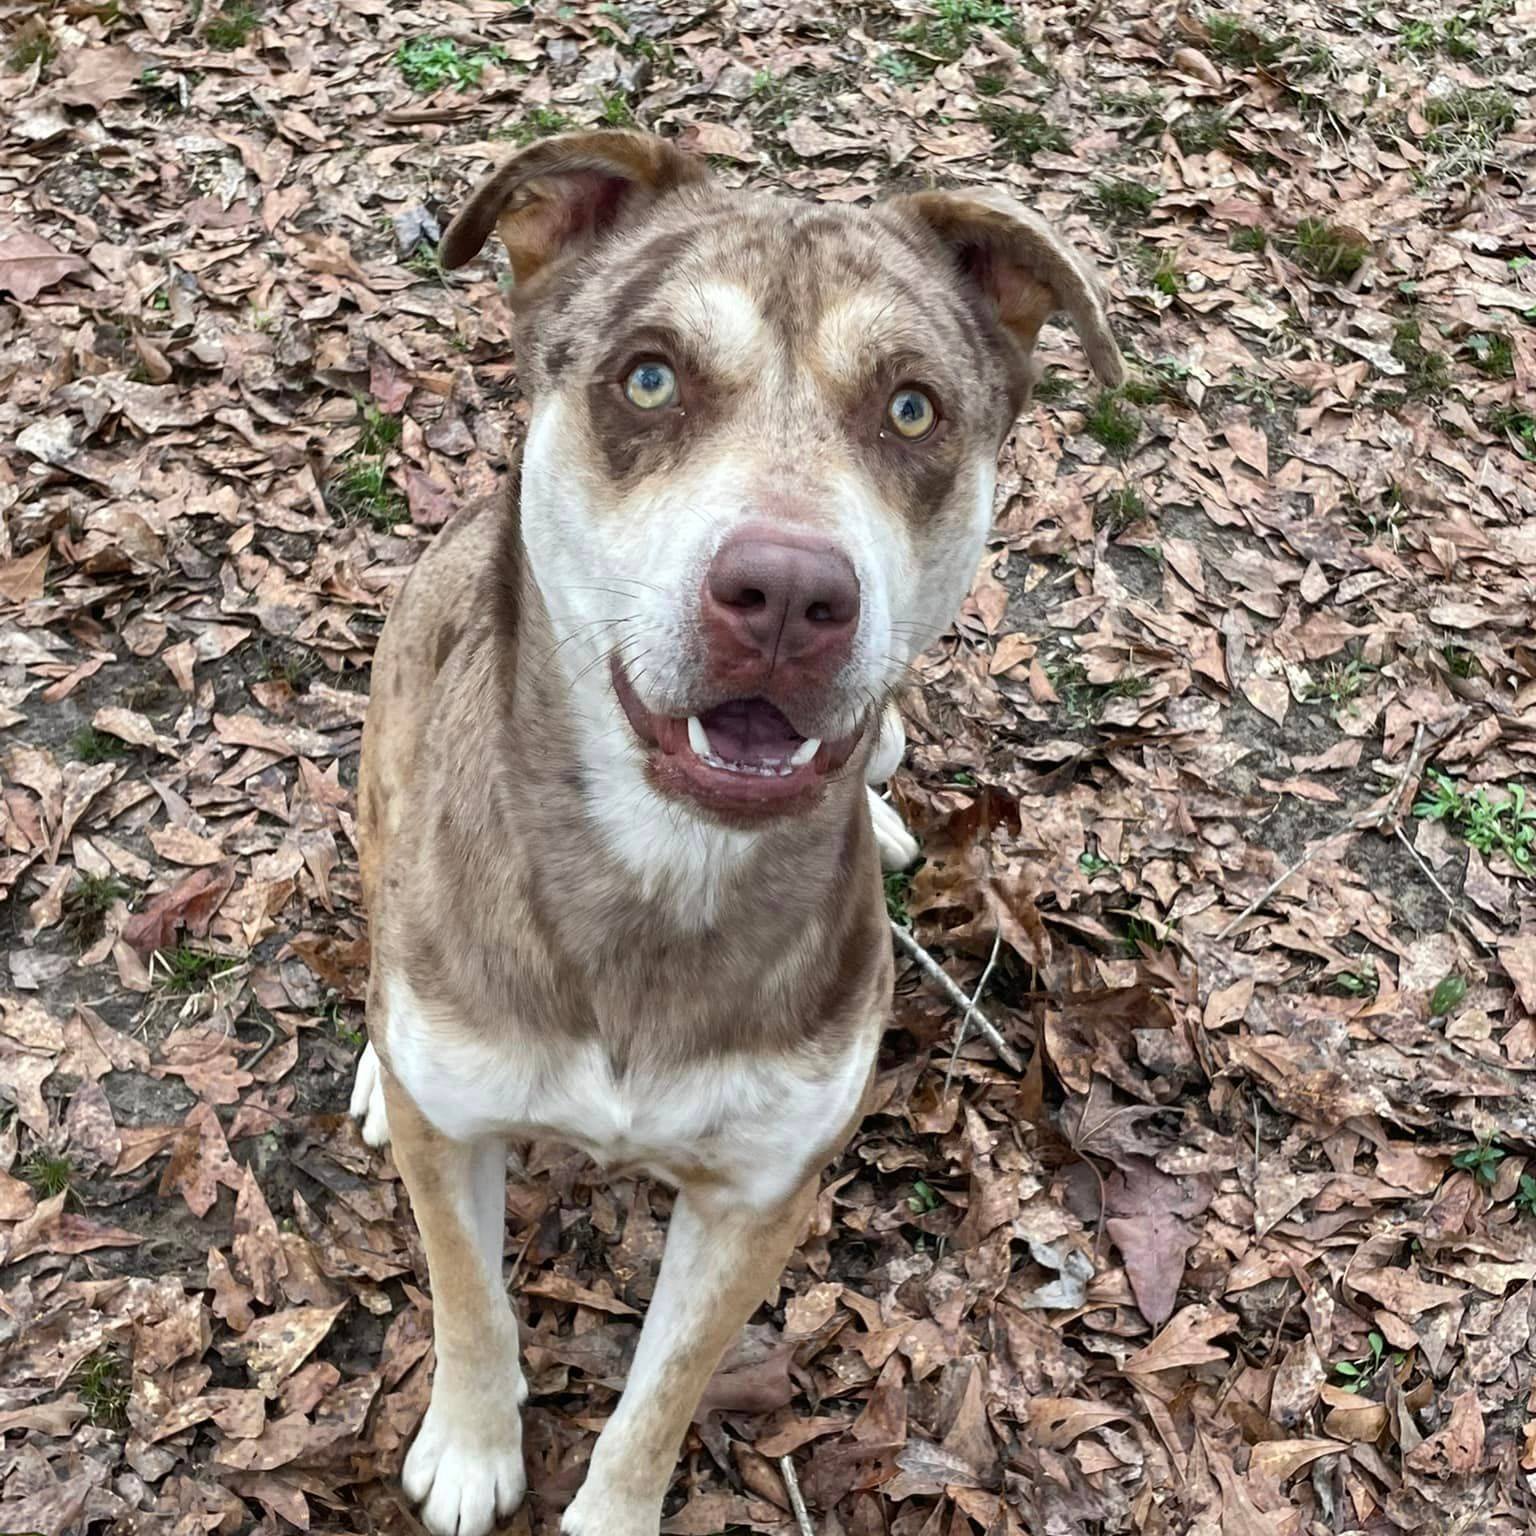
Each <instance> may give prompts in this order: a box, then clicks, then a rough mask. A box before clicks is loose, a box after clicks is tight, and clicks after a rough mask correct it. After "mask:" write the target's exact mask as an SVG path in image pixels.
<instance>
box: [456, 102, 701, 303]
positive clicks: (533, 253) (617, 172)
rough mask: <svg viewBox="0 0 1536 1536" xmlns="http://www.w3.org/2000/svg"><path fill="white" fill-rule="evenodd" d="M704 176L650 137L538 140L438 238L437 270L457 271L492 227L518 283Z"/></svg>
mask: <svg viewBox="0 0 1536 1536" xmlns="http://www.w3.org/2000/svg"><path fill="white" fill-rule="evenodd" d="M708 176H709V168H708V167H707V166H706V165H705V163H704V161H703V160H701V159H699V158H698V157H697V156H694V155H690V154H686V153H685V152H684V151H682V150H680V149H677V148H676V147H675V146H673V145H672V144H669V143H668V142H667V141H666V140H665V139H659V138H657V137H656V136H655V135H654V134H649V133H630V132H626V131H624V130H621V129H607V130H596V131H594V132H591V133H567V134H562V135H560V136H559V137H558V138H553V139H543V140H541V141H540V142H538V143H537V144H531V145H529V147H528V148H527V149H524V150H520V151H518V153H517V154H515V155H513V156H512V157H511V159H509V160H506V161H504V162H503V163H502V164H501V165H499V166H498V167H497V168H496V169H495V170H494V171H492V172H491V173H490V175H489V176H487V177H486V178H485V180H484V181H482V182H481V183H480V185H479V186H478V187H476V188H475V190H474V191H473V192H472V193H471V194H470V199H469V201H468V202H467V203H466V204H465V205H464V207H463V208H461V209H460V210H459V212H458V214H457V215H456V216H455V217H454V220H453V222H452V223H451V224H450V225H449V226H448V229H447V231H446V233H445V234H444V235H443V240H442V244H441V245H440V246H439V247H438V255H439V257H440V259H441V260H442V263H443V265H444V266H445V267H462V266H463V265H464V263H465V262H467V261H472V260H473V259H474V258H475V257H476V256H477V255H478V254H479V252H480V248H481V246H483V245H484V244H485V239H486V236H487V235H489V234H490V232H491V228H492V226H493V225H494V226H495V228H496V230H497V233H498V234H500V236H501V238H502V241H503V242H504V243H505V245H506V247H507V254H508V255H509V256H510V257H511V258H512V276H513V279H514V281H516V282H517V283H519V284H521V283H526V282H527V281H528V279H529V278H531V277H533V276H534V275H535V274H536V273H537V272H538V271H539V270H540V269H541V268H542V267H544V266H547V265H548V264H549V263H550V262H551V261H553V260H554V259H555V258H556V257H558V256H561V255H564V254H566V253H567V252H569V251H571V250H574V249H576V248H578V247H579V246H582V245H584V244H587V243H589V242H591V241H592V240H594V239H596V238H597V237H599V236H600V235H602V234H605V233H606V232H607V231H608V230H610V229H612V228H614V227H615V226H616V225H617V224H618V223H620V222H621V221H622V220H623V219H626V218H631V217H633V216H634V214H635V213H636V212H638V211H639V209H640V208H642V207H644V206H645V205H647V204H648V203H650V202H652V201H654V200H655V199H656V198H657V197H660V196H662V195H663V194H664V193H667V192H670V191H672V190H673V189H674V188H677V187H681V186H686V185H687V184H689V183H690V182H698V181H704V180H706V179H707V178H708Z"/></svg>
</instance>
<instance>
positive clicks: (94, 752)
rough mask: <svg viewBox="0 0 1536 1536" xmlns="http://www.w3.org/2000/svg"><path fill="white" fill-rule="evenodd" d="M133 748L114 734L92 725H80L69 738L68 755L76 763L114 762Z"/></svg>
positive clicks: (125, 755) (128, 753)
mask: <svg viewBox="0 0 1536 1536" xmlns="http://www.w3.org/2000/svg"><path fill="white" fill-rule="evenodd" d="M132 751H133V748H132V747H130V746H129V745H128V743H127V742H126V741H119V740H118V739H117V737H116V736H108V735H107V734H106V733H105V732H103V731H98V730H97V729H96V727H95V726H94V725H82V726H81V727H80V729H79V730H78V731H76V732H75V734H74V735H73V736H71V737H70V738H69V755H70V756H71V757H72V758H74V760H75V761H76V762H77V763H115V762H119V761H121V760H122V759H123V758H125V757H127V756H129V755H130V754H131V753H132Z"/></svg>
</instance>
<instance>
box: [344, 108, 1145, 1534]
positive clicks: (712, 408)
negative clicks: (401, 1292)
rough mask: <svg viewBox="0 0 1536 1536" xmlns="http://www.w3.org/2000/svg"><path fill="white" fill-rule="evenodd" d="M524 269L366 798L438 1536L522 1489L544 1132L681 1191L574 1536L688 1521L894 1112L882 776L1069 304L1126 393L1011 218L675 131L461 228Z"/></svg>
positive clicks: (388, 671)
mask: <svg viewBox="0 0 1536 1536" xmlns="http://www.w3.org/2000/svg"><path fill="white" fill-rule="evenodd" d="M493 227H494V228H495V229H496V230H497V231H498V233H499V234H500V236H501V238H502V240H503V241H504V242H505V244H506V247H507V250H508V252H509V254H510V256H511V262H512V273H513V278H514V281H515V290H514V293H513V303H514V305H515V307H516V311H517V317H518V322H517V331H516V356H517V363H518V369H519V373H520V377H521V380H522V384H523V388H524V389H525V391H526V392H527V394H528V395H529V397H530V399H531V401H532V412H531V415H530V418H529V423H528V435H527V441H526V444H525V445H524V448H523V451H522V456H521V464H520V467H519V468H517V469H516V470H515V471H514V474H513V476H512V486H511V494H510V495H509V496H508V498H507V499H506V501H505V503H504V504H500V505H495V506H484V507H478V508H472V509H466V510H464V511H463V512H461V513H460V514H459V515H458V516H456V517H455V518H454V519H453V520H452V521H451V522H450V523H449V524H448V525H447V526H446V527H445V528H444V529H443V530H442V532H441V533H440V534H439V535H438V537H437V540H436V542H435V543H434V544H433V546H432V548H431V549H430V550H429V551H428V552H427V553H426V554H425V555H424V556H423V558H422V559H421V561H420V563H419V564H418V565H417V566H416V568H415V570H414V571H413V572H412V574H411V576H410V578H409V580H408V581H407V582H406V584H405V586H404V588H403V590H402V591H401V593H400V596H399V599H398V600H397V602H396V603H395V606H394V609H393V611H392V613H391V614H390V618H389V622H388V624H387V625H386V627H385V629H384V634H383V637H382V638H381V640H380V642H379V648H378V654H377V657H376V659H375V662H374V670H373V694H372V702H371V703H370V706H369V710H368V721H367V728H366V731H365V735H364V745H363V766H362V778H361V784H360V787H359V800H360V825H361V848H362V865H363V883H364V890H365V895H366V898H367V902H368V909H369V913H370V919H371V924H372V935H373V970H372V978H371V981H370V985H369V996H368V1032H369V1036H370V1040H371V1044H370V1045H369V1047H368V1049H367V1051H366V1052H365V1054H364V1057H363V1060H362V1062H361V1064H360V1066H359V1070H358V1076H357V1083H356V1087H355V1090H354V1094H353V1106H352V1107H353V1112H354V1113H355V1114H357V1115H358V1116H359V1117H360V1118H361V1119H362V1120H363V1122H364V1135H365V1136H366V1138H367V1139H368V1140H369V1141H370V1142H371V1143H373V1144H375V1145H377V1144H380V1143H382V1142H383V1141H384V1140H386V1139H387V1138H388V1139H392V1140H393V1144H394V1155H395V1160H396V1162H397V1164H398V1165H399V1168H400V1171H401V1173H402V1174H403V1176H404V1178H405V1182H406V1186H407V1188H408V1189H409V1191H410V1195H411V1203H412V1206H413V1208H414V1210H415V1213H416V1220H417V1222H418V1224H419V1226H420V1229H421V1235H422V1239H423V1242H424V1244H425V1247H426V1252H427V1261H428V1266H429V1269H430V1272H431V1282H432V1301H433V1326H434V1333H435V1340H436V1353H437V1374H436V1377H435V1380H434V1382H433V1390H432V1402H431V1406H430V1408H429V1409H428V1411H427V1415H426V1419H425V1421H424V1422H423V1424H422V1427H421V1432H420V1434H419V1435H418V1436H417V1439H416V1441H415V1443H414V1445H413V1446H412V1448H411V1451H410V1454H409V1455H408V1456H407V1458H406V1462H405V1469H404V1484H405V1489H406V1491H407V1493H408V1494H409V1495H410V1496H411V1497H412V1498H413V1499H417V1500H420V1501H421V1502H422V1504H423V1506H424V1508H423V1518H424V1520H425V1522H426V1524H427V1526H428V1527H429V1528H430V1529H431V1530H432V1531H434V1532H437V1533H439V1536H480V1533H482V1532H484V1531H486V1530H488V1529H489V1528H490V1527H491V1526H492V1524H493V1523H494V1521H495V1520H496V1518H497V1517H498V1516H504V1515H507V1514H509V1513H510V1512H511V1511H512V1510H513V1508H514V1507H515V1506H516V1505H517V1503H518V1501H519V1500H520V1499H521V1497H522V1494H523V1487H524V1482H523V1466H522V1450H521V1426H520V1420H519V1412H518V1410H519V1406H520V1404H521V1402H522V1401H523V1399H524V1398H525V1397H526V1395H527V1389H526V1385H525V1383H524V1382H523V1379H522V1372H521V1369H520V1367H519V1364H518V1348H517V1346H518V1340H517V1324H516V1322H515V1320H514V1317H513V1312H512V1307H511V1305H510V1304H509V1301H508V1298H507V1293H506V1288H505V1284H504V1281H503V1278H502V1248H503V1240H504V1232H503V1217H504V1210H505V1205H504V1199H505V1183H504V1180H505V1175H506V1161H507V1142H508V1141H509V1140H515V1139H519V1138H531V1137H554V1138H559V1139H561V1140H564V1141H566V1142H569V1143H572V1144H574V1145H575V1146H577V1147H580V1148H582V1149H584V1150H585V1151H587V1152H589V1153H590V1154H591V1156H592V1157H593V1158H594V1159H596V1160H597V1161H598V1162H599V1163H601V1164H603V1165H604V1166H606V1167H608V1168H612V1169H628V1170H645V1171H646V1172H648V1173H651V1174H654V1175H656V1176H658V1177H660V1178H663V1179H665V1180H667V1181H668V1182H669V1183H671V1184H673V1185H675V1186H676V1188H677V1191H678V1195H677V1200H676V1204H675V1206H674V1209H673V1215H672V1221H671V1231H670V1235H669V1237H668V1242H667V1249H666V1255H665V1258H664V1261H663V1263H662V1266H661V1273H660V1277H659V1280H658V1283H657V1286H656V1291H655V1295H654V1298H653V1300H652V1302H651V1306H650V1312H649V1315H648V1317H647V1320H646V1323H645V1327H644V1331H643V1333H642V1335H641V1338H640V1343H639V1347H638V1349H637V1351H636V1354H635V1358H634V1363H633V1365H632V1367H631V1369H630V1373H629V1380H628V1385H627V1387H626V1390H625V1392H624V1395H623V1398H622V1400H621V1401H620V1403H619V1406H618V1408H617V1410H616V1411H615V1412H614V1414H613V1416H612V1418H610V1419H609V1421H608V1423H607V1426H606V1427H605V1428H604V1430H603V1432H602V1434H601V1436H600V1437H599V1438H598V1441H597V1445H596V1449H595V1450H594V1452H593V1455H592V1460H591V1465H590V1467H589V1469H588V1473H587V1478H586V1481H585V1484H584V1485H583V1487H582V1488H581V1490H580V1492H579V1493H578V1494H577V1495H576V1498H575V1500H574V1502H572V1504H571V1505H570V1507H569V1508H568V1509H567V1510H566V1511H565V1515H564V1521H563V1525H562V1530H563V1531H565V1532H567V1533H569V1536H657V1529H658V1526H659V1523H660V1520H661V1511H662V1500H663V1498H664V1496H665V1494H666V1491H667V1485H668V1482H669V1480H670V1478H671V1474H672V1471H673V1467H674V1464H675V1462H676V1459H677V1455H678V1451H679V1448H680V1445H681V1443H682V1439H683V1436H684V1433H685V1431H686V1430H687V1427H688V1424H689V1420H690V1418H691V1416H692V1414H693V1412H694V1409H695V1407H696V1405H697V1403H698V1400H699V1397H700V1394H701V1392H702V1390H703V1388H704V1386H705V1383H706V1382H707V1381H708V1379H709V1377H710V1374H711V1373H712V1371H713V1370H714V1368H715V1365H716V1363H717V1362H718V1360H719V1358H720V1356H721V1354H722V1352H723V1351H724V1349H725V1348H726V1346H727V1345H728V1344H729V1343H730V1342H731V1341H732V1339H733V1338H734V1337H735V1335H736V1334H737V1332H738V1330H739V1329H740V1327H741V1325H742V1323H743V1322H744V1321H745V1320H746V1319H747V1317H748V1316H749V1315H750V1313H751V1312H752V1310H753V1308H754V1307H756V1306H757V1304H758V1303H759V1302H761V1301H762V1300H763V1299H764V1298H765V1296H767V1295H769V1294H770V1292H771V1291H772V1290H773V1288H774V1286H775V1284H776V1282H777V1280H778V1277H779V1274H780V1271H781V1268H782V1266H783V1264H784V1262H785V1260H786V1258H787V1257H788V1255H789V1253H790V1252H791V1250H792V1249H793V1247H794V1245H795V1243H796V1242H797V1240H798V1239H799V1237H800V1236H801V1235H802V1229H803V1228H802V1224H803V1222H804V1220H805V1218H806V1215H807V1211H808V1208H809V1205H810V1203H811V1201H812V1198H813V1196H814V1194H815V1191H816V1187H817V1178H818V1175H819V1173H820V1172H821V1170H822V1168H823V1167H824V1166H825V1165H826V1164H827V1163H828V1161H830V1160H831V1159H832V1158H833V1157H835V1156H836V1155H837V1153H838V1152H839V1151H840V1150H841V1148H842V1147H843V1145H844V1144H845V1142H846V1140H847V1138H848V1137H849V1135H850V1134H851V1133H852V1130H853V1127H854V1125H855V1124H856V1123H857V1120H858V1117H859V1113H860V1104H861V1101H862V1099H863V1096H864V1094H865V1091H866V1088H867V1087H868V1084H869V1082H870V1079H871V1074H872V1071H873V1068H874V1063H875V1054H876V1048H877V1045H878V1042H879V1039H880V1033H881V1029H882V1027H883V1024H884V1022H885V1019H886V1014H887V1009H888V1005H889V997H890V991H891V982H892V959H891V945H890V938H889V934H888V933H887V931H886V921H885V911H884V904H883V900H882V893H881V886H880V862H881V855H882V854H883V855H884V857H885V859H886V861H887V862H888V863H892V864H901V863H905V862H909V861H910V859H911V857H912V856H913V854H914V852H915V848H914V845H913V844H912V843H911V840H910V838H909V837H908V835H907V833H906V831H905V829H904V828H903V827H902V825H901V823H900V819H899V818H898V817H896V816H895V814H894V812H893V811H891V809H890V807H889V806H888V805H886V804H885V803H884V802H883V801H880V800H878V799H876V798H875V797H874V796H873V794H872V793H870V792H868V791H866V787H865V786H866V784H867V783H876V782H880V781H881V780H883V779H884V778H885V777H886V776H888V775H889V773H890V772H891V770H892V769H893V768H894V767H895V765H896V763H897V761H898V760H899V758H900V755H901V752H902V748H903V745H904V742H903V737H902V733H901V728H900V724H899V719H898V717H897V715H896V713H895V710H894V708H893V707H892V705H891V700H892V698H893V694H894V691H895V689H896V688H897V686H898V684H899V683H901V681H902V680H903V679H904V678H905V676H906V675H907V671H908V668H909V666H910V665H911V663H912V662H913V661H914V660H915V658H916V657H917V656H918V654H919V653H920V652H921V651H922V650H923V649H924V648H925V647H926V646H928V645H930V644H931V643H932V642H933V641H934V640H935V639H936V638H937V637H938V635H939V634H940V633H941V631H942V630H943V629H944V627H945V625H946V624H947V623H948V622H949V620H950V618H951V617H952V616H953V614H954V612H955V610H956V609H957V607H958V606H959V604H960V601H961V599H962V598H963V597H964V596H965V592H966V588H967V585H968V583H969V581H970V579H971V576H972V573H973V572H974V571H975V569H976V565H977V561H978V559H979V558H980V553H981V548H982V542H983V539H984V537H985V535H986V532H987V529H988V526H989V523H990V519H991V513H992V497H993V484H994V479H995V474H996V456H997V451H998V447H999V445H1000V444H1001V443H1002V442H1003V440H1004V438H1005V437H1006V436H1007V434H1008V432H1009V430H1010V428H1011V426H1012V424H1013V421H1014V418H1015V417H1016V415H1017V414H1018V411H1019V408H1020V406H1021V405H1022V404H1023V402H1024V401H1025V400H1026V398H1027V397H1028V393H1029V386H1030V382H1031V377H1032V370H1031V361H1030V353H1031V350H1032V348H1033V346H1034V343H1035V337H1036V334H1037V332H1038V331H1039V329H1040V326H1041V324H1042V323H1043V322H1044V320H1045V319H1046V318H1047V317H1048V316H1049V315H1050V314H1052V313H1053V312H1055V311H1063V310H1064V311H1066V312H1067V313H1068V314H1069V315H1070V316H1071V317H1072V319H1073V320H1074V321H1075V323H1076V325H1077V328H1078V331H1079V333H1080V335H1081V336H1082V338H1083V342H1084V345H1085V346H1086V348H1087V351H1088V354H1089V357H1090V359H1091V361H1092V363H1093V366H1094V368H1095V370H1096V371H1097V373H1098V374H1099V376H1100V377H1101V378H1102V379H1104V380H1105V381H1106V382H1109V383H1117V382H1119V380H1120V378H1121V373H1122V368H1121V362H1120V356H1119V353H1118V352H1117V350H1116V348H1115V343H1114V340H1113V338H1112V337H1111V335H1110V331H1109V325H1108V321H1107V318H1106V315H1105V312H1104V307H1103V304H1102V301H1101V299H1100V297H1099V292H1098V287H1097V284H1096V283H1095V281H1094V279H1093V277H1092V275H1091V273H1090V272H1089V271H1088V270H1087V268H1086V267H1085V266H1084V264H1083V263H1082V261H1081V260H1080V259H1079V258H1078V257H1077V256H1076V255H1075V254H1074V253H1073V252H1072V251H1071V250H1070V249H1069V248H1068V247H1067V246H1066V245H1065V244H1063V243H1062V241H1061V240H1060V239H1059V238H1058V237H1057V236H1056V235H1055V234H1053V233H1052V232H1051V230H1050V229H1048V228H1047V227H1046V226H1045V225H1044V224H1043V223H1042V222H1041V221H1040V220H1039V219H1037V218H1036V217H1034V216H1032V215H1031V214H1030V213H1028V212H1026V211H1025V210H1024V209H1023V208H1021V207H1019V206H1018V205H1017V204H1016V203H1014V202H1012V201H1010V200H1008V199H1007V198H1005V197H1001V196H997V195H994V194H991V193H987V192H977V191H971V192H963V193H959V192H957V193H949V192H933V191H930V192H920V193H915V194H912V195H908V196H902V197H895V198H892V199H891V200H890V201H888V202H885V203H882V204H879V205H877V206H875V207H872V208H848V207H829V206H818V205H816V204H813V203H801V202H794V201H789V200H786V199H783V198H778V197H772V196H766V195H762V194H758V193H750V192H738V191H729V190H726V189H724V188H722V187H720V186H718V185H717V184H715V183H714V182H713V181H712V180H711V178H710V175H709V172H708V169H707V167H706V166H705V164H704V163H703V162H702V161H701V160H698V159H696V158H693V157H691V156H689V155H687V154H684V153H682V152H680V151H679V150H678V149H676V148H674V147H673V146H672V145H670V144H667V143H665V142H663V141H662V140H660V139H656V138H652V137H649V136H646V135H642V134H636V133H618V132H613V133H584V134H575V135H571V136H567V137H562V138H557V139H550V140H546V141H544V142H542V143H539V144H537V145H534V146H533V147H531V148H529V149H526V150H524V151H522V152H521V153H519V154H516V155H514V156H513V157H512V158H511V159H510V160H509V161H508V162H507V163H506V164H504V165H502V166H501V167H500V168H499V169H498V170H496V171H495V172H494V173H493V174H491V175H490V176H489V177H488V178H487V179H486V180H485V181H484V182H482V184H481V185H480V186H479V187H478V188H477V190H476V191H475V193H474V194H473V196H472V197H471V199H470V201H469V203H468V205H467V206H466V207H465V208H464V209H463V211H462V212H461V213H460V214H459V215H458V217H457V218H456V219H455V220H454V221H453V223H452V225H451V226H450V227H449V229H448V231H447V234H446V236H445V237H444V241H443V248H442V259H443V263H444V265H445V266H448V267H458V266H462V265H463V264H464V263H465V262H467V261H469V260H471V259H472V258H473V257H474V256H475V255H476V254H477V253H478V252H479V251H480V249H481V247H482V246H483V244H484V242H485V239H486V237H487V236H488V235H489V233H490V232H491V230H492V228H493Z"/></svg>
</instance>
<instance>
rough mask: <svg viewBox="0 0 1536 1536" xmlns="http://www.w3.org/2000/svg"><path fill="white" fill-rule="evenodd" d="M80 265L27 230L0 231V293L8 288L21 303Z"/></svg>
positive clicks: (80, 264)
mask: <svg viewBox="0 0 1536 1536" xmlns="http://www.w3.org/2000/svg"><path fill="white" fill-rule="evenodd" d="M84 265H85V263H84V262H83V261H81V260H80V258H79V257H78V256H70V255H68V254H66V253H65V252H63V251H61V250H59V249H58V247H57V246H53V245H50V244H49V243H48V242H47V241H46V240H44V239H43V238H42V237H41V236H40V235H34V234H33V233H32V232H31V231H30V230H27V229H16V228H14V227H13V228H12V229H11V231H10V232H9V233H7V234H4V235H0V293H5V292H9V293H11V294H12V295H13V296H14V297H15V298H16V299H18V300H19V301H20V302H21V303H23V304H29V303H31V301H32V300H33V299H35V298H36V297H37V296H38V294H40V293H41V292H42V291H43V289H44V288H52V287H53V286H54V284H55V283H61V282H63V281H64V279H65V278H66V277H68V276H69V274H70V273H71V272H76V271H78V270H79V269H80V268H81V267H83V266H84Z"/></svg>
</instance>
